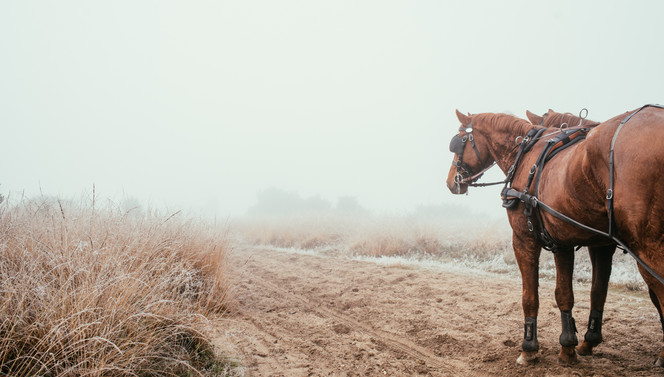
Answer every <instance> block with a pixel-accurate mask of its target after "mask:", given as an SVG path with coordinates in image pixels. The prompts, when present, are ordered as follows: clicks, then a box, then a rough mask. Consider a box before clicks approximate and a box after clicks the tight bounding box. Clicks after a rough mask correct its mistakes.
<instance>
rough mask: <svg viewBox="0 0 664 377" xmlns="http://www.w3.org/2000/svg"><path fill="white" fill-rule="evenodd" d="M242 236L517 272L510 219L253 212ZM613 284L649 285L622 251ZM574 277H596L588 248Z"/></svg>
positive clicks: (546, 262)
mask: <svg viewBox="0 0 664 377" xmlns="http://www.w3.org/2000/svg"><path fill="white" fill-rule="evenodd" d="M234 228H235V230H236V231H237V234H238V235H239V237H240V238H241V240H243V242H246V243H249V244H253V245H269V246H273V247H278V248H284V249H286V250H290V251H291V252H294V250H306V252H315V253H319V254H325V255H334V256H345V257H350V258H356V259H362V260H371V261H375V262H377V263H392V264H402V265H411V266H416V267H418V268H444V269H447V270H449V269H458V270H473V271H474V272H475V273H479V272H488V273H497V274H507V275H511V276H515V277H519V276H520V275H519V269H518V266H517V264H516V259H515V257H514V252H513V250H512V245H511V234H512V231H511V229H510V227H509V224H508V223H507V219H506V218H502V219H500V218H498V219H496V218H487V217H479V216H478V217H472V216H465V217H463V218H459V217H458V216H457V215H455V214H453V213H450V214H449V215H448V216H445V214H437V215H435V216H432V215H427V214H421V213H419V214H418V213H413V214H405V215H393V214H392V215H390V214H388V215H385V214H383V215H376V214H368V213H355V214H343V213H336V212H333V211H331V212H324V213H315V214H308V215H298V216H288V217H263V218H259V217H247V218H244V219H241V220H239V221H237V222H236V224H235V227H234ZM613 261H614V263H613V272H612V275H611V283H612V284H615V285H621V286H625V287H627V288H629V289H635V290H641V289H645V283H643V280H642V278H641V276H640V275H639V272H638V269H637V268H636V264H635V262H634V261H633V260H632V259H631V258H630V257H629V256H627V255H624V254H622V253H620V252H616V254H615V256H614V258H613ZM555 273H556V271H555V265H554V261H553V256H552V254H551V253H550V252H549V251H546V250H542V255H541V259H540V276H541V278H543V279H546V280H554V279H555ZM574 277H575V279H576V280H577V281H580V282H590V280H591V277H592V268H591V264H590V259H589V257H588V252H587V251H586V249H585V248H584V249H581V250H579V251H577V252H576V267H575V271H574Z"/></svg>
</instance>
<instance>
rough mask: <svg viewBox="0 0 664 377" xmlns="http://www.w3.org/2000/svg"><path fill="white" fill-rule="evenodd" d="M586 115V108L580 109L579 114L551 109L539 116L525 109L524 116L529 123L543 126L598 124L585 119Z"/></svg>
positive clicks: (586, 125) (564, 126)
mask: <svg viewBox="0 0 664 377" xmlns="http://www.w3.org/2000/svg"><path fill="white" fill-rule="evenodd" d="M587 115H588V110H586V109H583V110H581V112H580V113H579V116H576V115H573V114H572V113H558V112H555V111H553V110H551V109H549V111H547V112H546V113H544V115H542V116H539V115H536V114H533V113H531V112H530V111H528V110H526V116H527V117H528V120H530V123H532V124H534V125H536V126H544V127H562V128H567V127H595V126H597V125H598V124H599V122H595V121H592V120H589V119H586V116H587Z"/></svg>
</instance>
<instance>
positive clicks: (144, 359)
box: [0, 200, 227, 376]
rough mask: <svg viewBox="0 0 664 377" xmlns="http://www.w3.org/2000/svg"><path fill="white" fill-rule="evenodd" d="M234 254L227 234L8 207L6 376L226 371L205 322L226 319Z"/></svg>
mask: <svg viewBox="0 0 664 377" xmlns="http://www.w3.org/2000/svg"><path fill="white" fill-rule="evenodd" d="M226 248H227V244H226V240H225V237H224V236H223V234H218V233H217V232H216V231H214V230H213V229H210V228H209V227H207V226H205V225H204V224H197V223H194V222H192V221H188V222H183V221H179V220H178V219H177V218H173V217H164V216H158V215H154V214H153V215H144V214H143V215H135V216H134V215H131V214H130V213H128V212H122V211H120V210H117V209H112V208H106V209H103V210H100V209H95V208H94V205H92V206H87V207H86V206H73V205H66V204H63V202H62V201H55V202H54V201H53V200H41V201H24V202H21V203H20V204H18V205H14V206H10V205H7V204H4V205H2V207H1V208H0V308H1V310H0V372H1V373H2V374H4V375H13V376H33V375H42V376H56V375H57V376H84V375H92V376H102V375H103V376H125V375H126V376H137V375H140V376H167V375H168V376H170V375H200V374H202V373H208V372H209V371H213V370H215V368H216V369H218V368H219V367H218V366H215V363H217V358H216V356H215V354H214V350H213V348H212V346H211V343H210V342H209V338H208V336H207V335H206V325H207V319H206V315H208V314H211V313H218V312H222V311H223V310H224V309H225V305H226V291H227V287H226V286H225V284H226V283H225V280H224V274H223V264H224V255H225V251H226ZM206 370H207V371H208V372H205V371H206ZM210 373H212V374H213V372H210Z"/></svg>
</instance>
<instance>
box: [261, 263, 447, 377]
mask: <svg viewBox="0 0 664 377" xmlns="http://www.w3.org/2000/svg"><path fill="white" fill-rule="evenodd" d="M252 279H254V280H255V281H256V282H258V283H259V284H260V285H262V286H264V287H265V288H268V289H270V290H271V291H273V292H276V293H278V294H280V295H282V296H285V297H288V298H290V299H293V300H296V301H299V302H300V303H301V304H303V305H304V306H306V307H307V308H308V309H309V310H311V311H313V312H315V313H318V314H319V315H320V316H322V317H326V318H332V319H334V320H336V321H338V322H341V323H343V324H345V325H346V326H348V327H350V328H351V329H353V330H356V331H360V332H364V333H365V334H369V335H371V336H372V337H374V338H376V339H378V340H379V341H380V342H382V343H383V344H385V345H386V346H387V347H388V348H391V349H393V350H397V351H399V352H403V353H405V354H407V355H409V356H410V357H412V358H414V359H415V360H422V361H424V362H425V363H426V364H428V365H430V366H435V367H437V368H439V369H440V371H442V372H444V373H450V374H454V373H455V372H456V371H458V368H455V367H454V366H452V365H450V364H449V363H447V362H445V361H443V360H441V359H440V358H439V357H438V356H436V355H434V354H433V353H432V352H430V351H428V350H427V349H426V348H423V347H420V346H418V345H417V344H415V343H413V342H410V341H408V340H407V339H398V338H397V335H395V334H391V333H389V332H387V331H384V330H381V329H377V328H374V327H372V326H371V325H369V324H365V323H362V322H358V321H355V320H354V319H352V318H350V317H348V316H346V315H344V314H342V313H339V312H338V311H336V310H332V309H329V308H326V307H325V306H324V304H323V303H322V302H317V301H316V300H311V299H308V298H306V297H304V296H300V295H296V294H293V293H290V292H288V291H286V290H285V289H283V288H281V287H279V286H277V285H276V284H274V283H271V282H269V281H267V280H264V279H262V278H260V277H257V276H254V277H252Z"/></svg>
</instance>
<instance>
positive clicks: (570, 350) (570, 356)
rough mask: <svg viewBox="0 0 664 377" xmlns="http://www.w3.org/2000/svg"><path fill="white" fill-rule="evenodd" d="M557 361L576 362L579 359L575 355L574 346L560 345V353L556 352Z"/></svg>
mask: <svg viewBox="0 0 664 377" xmlns="http://www.w3.org/2000/svg"><path fill="white" fill-rule="evenodd" d="M558 362H559V363H561V364H576V363H578V362H579V359H578V358H577V357H576V351H575V350H574V346H571V347H560V353H559V354H558Z"/></svg>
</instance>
